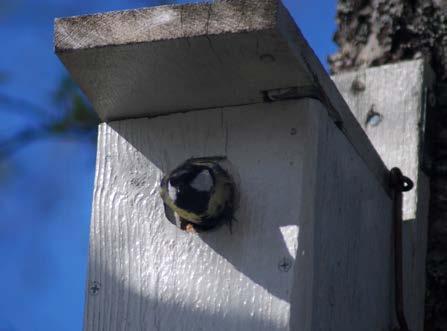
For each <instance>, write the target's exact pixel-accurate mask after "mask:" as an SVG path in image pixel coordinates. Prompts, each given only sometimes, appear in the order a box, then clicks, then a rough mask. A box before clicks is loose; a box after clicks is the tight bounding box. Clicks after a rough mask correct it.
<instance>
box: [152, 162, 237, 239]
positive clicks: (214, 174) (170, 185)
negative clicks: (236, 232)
mask: <svg viewBox="0 0 447 331" xmlns="http://www.w3.org/2000/svg"><path fill="white" fill-rule="evenodd" d="M225 159H226V158H225V157H202V158H190V159H188V160H186V161H185V162H184V163H182V164H181V165H180V166H178V167H177V168H175V169H174V170H172V171H171V172H170V173H168V174H167V175H165V176H164V177H163V178H162V180H161V183H160V195H161V198H162V200H163V203H164V206H165V211H166V216H167V217H168V219H169V218H170V217H169V215H171V216H172V214H174V215H176V217H177V218H178V219H179V221H180V227H181V228H182V229H183V230H186V231H188V232H201V231H206V230H210V229H212V228H214V227H217V226H219V225H221V224H222V223H225V222H229V225H230V230H231V221H232V219H233V213H234V197H235V184H234V181H233V179H232V178H231V176H230V175H229V174H228V172H227V171H225V170H224V168H223V167H222V166H221V165H220V162H222V161H224V160H225ZM171 221H172V220H171Z"/></svg>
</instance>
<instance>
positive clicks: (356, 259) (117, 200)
mask: <svg viewBox="0 0 447 331" xmlns="http://www.w3.org/2000/svg"><path fill="white" fill-rule="evenodd" d="M212 155H226V156H227V157H228V159H229V161H230V162H231V163H232V164H233V167H234V169H235V170H236V172H237V173H238V176H237V178H236V179H237V185H238V188H239V191H240V207H239V209H238V211H237V213H236V219H237V222H234V224H233V232H232V233H230V231H229V229H228V227H225V226H224V227H222V228H219V229H218V230H216V231H213V232H209V233H201V234H189V233H185V232H183V231H181V230H180V229H178V228H177V227H175V226H174V225H172V224H171V223H170V222H169V221H167V219H166V218H165V216H164V212H163V206H162V202H161V200H160V197H159V195H158V184H159V181H160V179H161V177H162V175H163V173H164V172H166V171H167V170H169V169H172V168H173V167H175V166H176V165H178V164H179V163H181V162H183V161H184V160H185V159H187V158H189V157H193V156H194V157H199V156H212ZM390 208H391V206H390V200H389V198H388V197H387V195H386V194H385V192H384V191H383V189H382V187H381V185H380V183H379V182H378V181H377V180H376V179H375V178H374V176H373V175H372V174H371V172H370V170H369V169H368V167H367V165H366V164H365V163H364V162H363V161H362V159H361V158H360V157H359V156H358V155H357V153H356V151H355V149H354V148H353V147H352V146H351V145H350V144H349V143H348V141H347V140H346V137H345V136H344V135H343V134H342V132H341V131H339V130H338V128H337V127H336V126H335V125H334V123H333V122H332V121H331V120H330V119H329V117H328V115H327V112H326V111H325V109H324V106H323V105H322V104H321V103H320V102H318V101H317V100H314V99H302V100H296V101H284V102H277V103H273V104H260V105H251V106H240V107H232V108H228V109H212V110H206V111H191V112H188V113H185V114H173V115H169V116H162V117H156V118H151V119H135V120H123V121H117V122H111V123H109V124H101V126H100V130H99V142H98V156H97V169H96V183H95V193H94V203H93V218H92V224H91V238H90V257H89V277H88V279H89V280H88V282H89V290H88V293H87V305H86V312H85V330H87V331H93V330H118V329H119V330H169V331H171V330H244V331H246V330H303V331H304V330H323V329H324V330H329V329H331V328H332V329H334V330H337V329H346V328H347V327H350V326H351V325H352V326H353V327H354V328H355V329H359V330H366V331H369V330H371V331H373V330H374V331H377V330H381V328H383V329H386V328H384V326H388V325H389V324H390V311H391V309H390V305H391V301H390V283H391V279H392V275H391V272H390V264H391V252H390V250H391V248H390V245H391V235H390V231H391V210H390ZM353 311H354V312H356V313H358V314H352V312H353Z"/></svg>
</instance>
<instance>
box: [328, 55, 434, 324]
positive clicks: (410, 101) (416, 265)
mask: <svg viewBox="0 0 447 331" xmlns="http://www.w3.org/2000/svg"><path fill="white" fill-rule="evenodd" d="M427 77H429V69H428V68H427V67H426V66H425V64H424V61H422V60H416V61H408V62H401V63H398V64H394V65H386V66H381V67H377V68H371V69H364V70H361V71H358V72H353V73H348V74H342V75H337V76H335V77H333V79H334V81H335V83H336V84H337V86H338V88H339V90H340V92H341V93H342V95H343V96H344V98H345V99H346V101H347V103H348V104H349V106H350V108H351V110H352V112H353V113H354V115H355V116H356V118H357V120H358V121H359V123H360V124H361V125H362V127H363V129H364V130H365V132H366V134H367V135H368V137H369V139H370V140H371V142H372V144H373V145H374V147H375V148H376V150H377V151H378V152H379V154H380V156H381V157H382V158H383V160H384V162H385V164H386V166H387V167H388V168H392V167H400V168H401V169H402V171H403V173H404V174H405V175H406V176H408V177H410V178H411V179H412V180H413V182H414V183H415V188H414V189H413V190H412V191H410V192H408V193H405V194H404V206H403V209H404V210H403V217H404V220H406V221H408V222H405V224H404V246H405V250H404V251H405V257H404V258H405V272H404V277H405V289H406V295H405V303H406V305H407V318H408V320H409V322H410V329H411V330H423V322H424V303H425V256H426V248H427V228H428V201H429V180H428V178H427V176H426V175H425V174H424V173H423V171H422V169H421V167H422V162H423V147H424V146H423V145H424V141H423V139H424V127H425V123H424V121H425V104H426V94H427V89H428V87H429V84H430V81H429V78H427ZM353 84H354V85H355V84H357V88H356V86H354V87H353ZM371 112H375V113H377V115H376V116H377V119H378V120H379V123H378V124H377V125H372V124H371V123H372V122H370V123H369V124H368V116H369V115H370V114H371Z"/></svg>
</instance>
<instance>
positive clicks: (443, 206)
mask: <svg viewBox="0 0 447 331" xmlns="http://www.w3.org/2000/svg"><path fill="white" fill-rule="evenodd" d="M337 25H338V30H337V32H336V33H335V35H334V41H335V42H336V43H337V45H338V46H339V50H338V52H337V53H336V54H334V55H332V56H330V57H329V63H330V67H331V71H332V73H335V74H336V73H340V72H346V71H354V70H357V69H360V68H363V67H371V66H377V65H382V64H387V63H393V62H397V61H402V60H409V59H415V58H421V57H424V58H426V59H428V61H429V63H430V64H431V65H432V68H433V70H434V71H435V73H436V86H437V88H436V89H435V91H434V92H435V93H434V94H433V96H435V97H436V107H434V108H432V109H431V113H430V114H428V117H429V118H430V119H431V120H430V121H429V124H428V138H429V142H430V148H429V151H430V159H431V160H432V162H431V167H430V171H429V172H430V173H429V175H430V177H431V185H430V191H431V192H430V193H431V198H430V217H429V221H430V225H429V226H430V230H429V238H428V251H427V295H426V316H425V330H426V331H438V330H447V0H339V3H338V7H337Z"/></svg>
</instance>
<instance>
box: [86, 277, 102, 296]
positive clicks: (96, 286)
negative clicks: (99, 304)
mask: <svg viewBox="0 0 447 331" xmlns="http://www.w3.org/2000/svg"><path fill="white" fill-rule="evenodd" d="M100 289H101V283H100V282H97V281H96V280H94V281H92V282H90V286H89V288H88V290H89V292H90V294H91V295H97V294H98V292H99V290H100Z"/></svg>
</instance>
